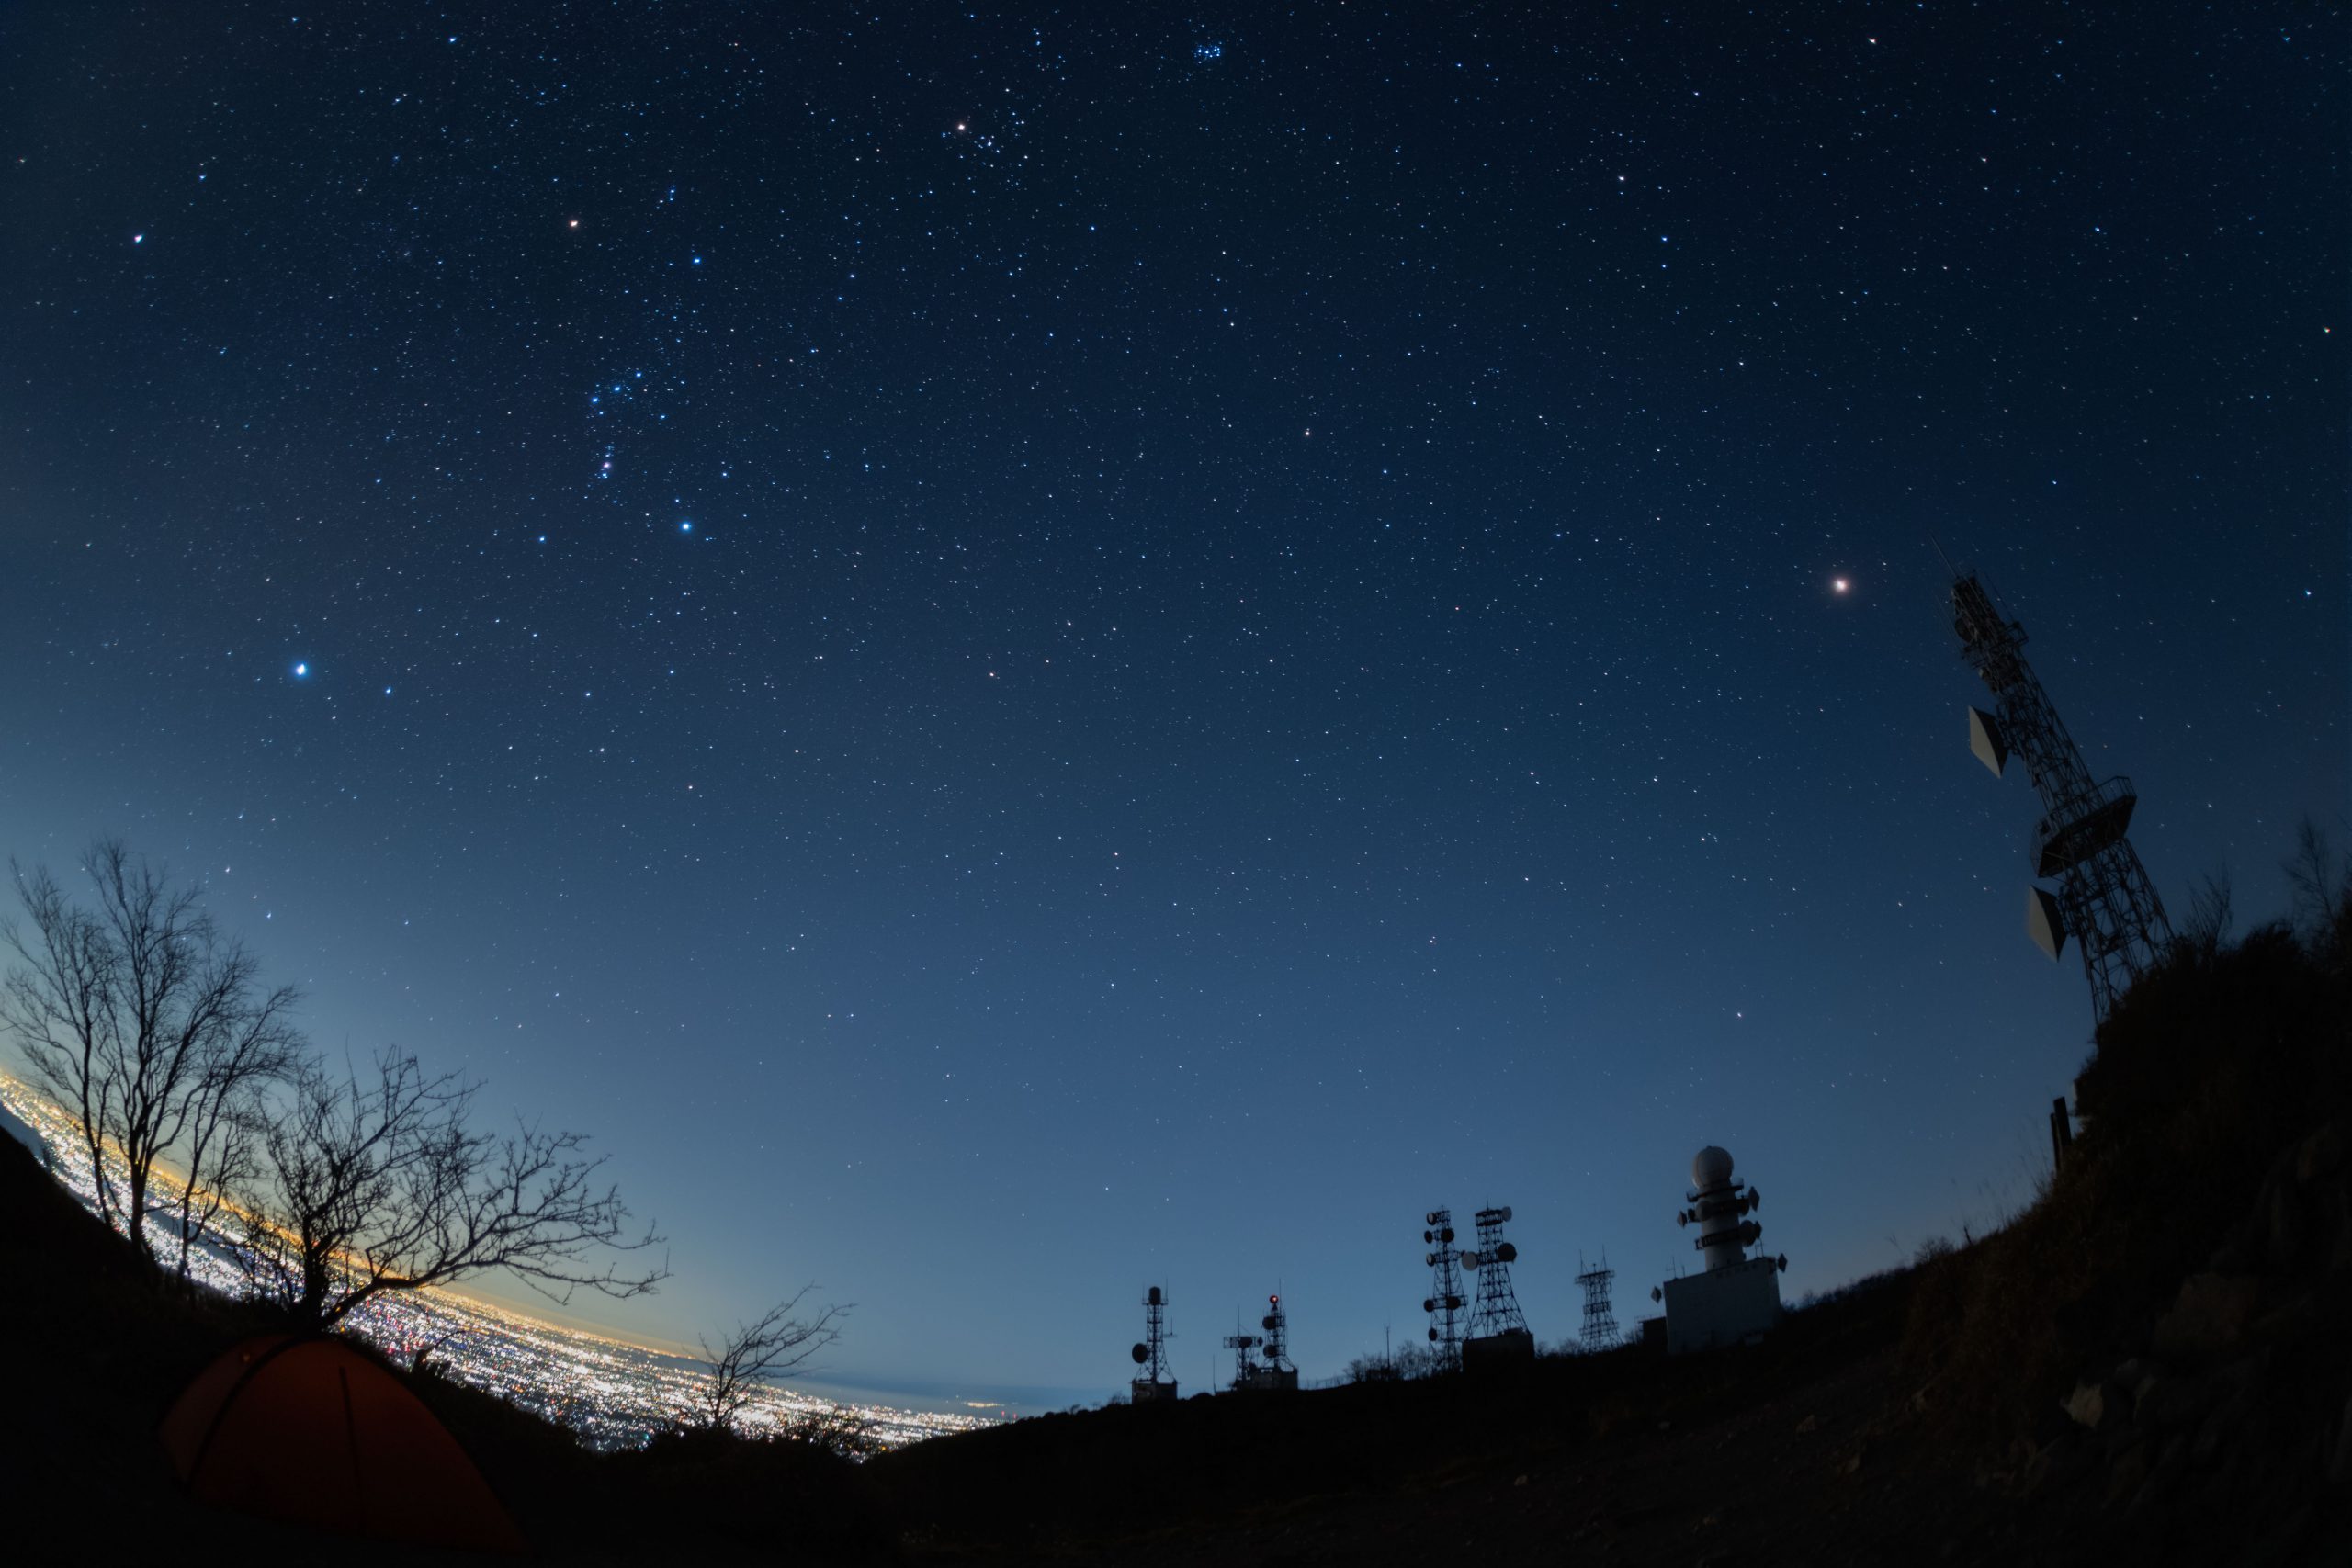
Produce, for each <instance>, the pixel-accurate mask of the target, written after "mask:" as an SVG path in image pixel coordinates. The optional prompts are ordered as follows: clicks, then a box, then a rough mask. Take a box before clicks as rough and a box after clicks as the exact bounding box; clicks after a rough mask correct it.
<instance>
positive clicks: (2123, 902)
mask: <svg viewBox="0 0 2352 1568" xmlns="http://www.w3.org/2000/svg"><path fill="white" fill-rule="evenodd" d="M1951 609H1952V629H1953V630H1954V631H1956V632H1958V633H1959V634H1960V644H1961V652H1962V657H1963V658H1964V659H1966V660H1967V661H1968V663H1969V665H1970V666H1971V667H1972V668H1973V669H1974V670H1975V671H1976V673H1977V674H1978V676H1979V677H1981V678H1982V679H1983V680H1984V682H1985V686H1986V687H1987V689H1989V690H1990V691H1991V692H1992V694H1993V699H1994V705H1995V707H1996V709H1997V712H1996V713H1985V712H1984V711H1983V710H1982V709H1979V708H1973V707H1972V708H1970V709H1969V710H1968V720H1969V749H1970V750H1972V751H1973V752H1974V753H1975V754H1976V758H1977V760H1978V761H1981V762H1983V763H1984V764H1985V766H1986V767H1987V768H1990V769H1991V770H1992V771H1993V772H1994V773H1996V775H1997V774H1998V773H2000V772H2001V770H2002V768H2003V767H2004V766H2005V765H2006V764H2007V761H2008V759H2009V755H2010V753H2011V751H2012V750H2014V751H2015V752H2016V753H2017V754H2018V756H2020V757H2022V758H2023V759H2024V761H2025V769H2026V776H2027V777H2028V778H2030V780H2031V781H2032V783H2033V787H2034V792H2035V793H2036V794H2038V795H2041V821H2040V822H2038V823H2036V824H2035V825H2034V830H2033V874H2034V876H2036V877H2037V878H2041V879H2047V878H2051V877H2055V878H2057V881H2058V891H2057V893H2056V895H2055V896H2052V894H2051V893H2049V892H2048V891H2046V890H2044V889H2043V888H2041V887H2030V888H2028V889H2027V892H2026V933H2027V934H2028V935H2029V936H2030V937H2032V939H2033V940H2034V942H2035V943H2036V945H2038V946H2040V947H2041V951H2042V952H2044V953H2048V954H2049V955H2050V956H2051V958H2052V960H2053V961H2055V960H2056V958H2057V957H2058V955H2059V953H2060V952H2061V950H2063V949H2064V946H2065V944H2066V939H2067V938H2068V937H2069V936H2071V937H2073V938H2074V939H2075V945H2076V947H2077V948H2078V949H2079V950H2080V951H2081V953H2082V955H2083V973H2084V974H2085V975H2086V976H2088V977H2089V979H2090V984H2091V1013H2092V1016H2093V1018H2094V1019H2095V1020H2097V1021H2101V1022H2104V1021H2106V1018H2107V1015H2108V1011H2109V1009H2111V1008H2112V1007H2113V1006H2114V1005H2115V998H2117V997H2119V996H2120V995H2122V994H2123V992H2124V991H2126V990H2128V989H2130V988H2131V983H2132V982H2133V981H2135V980H2137V979H2139V978H2140V976H2143V975H2144V974H2146V973H2147V972H2148V970H2149V969H2150V968H2151V967H2153V966H2154V964H2155V961H2156V959H2157V957H2158V956H2159V955H2160V954H2161V953H2162V952H2163V950H2164V948H2165V945H2166V944H2167V943H2168V942H2171V940H2172V927H2171V925H2170V924H2169V923H2168V922H2167V921H2166V920H2165V907H2164V904H2163V902H2162V901H2161V900H2160V899H2158V898H2157V897H2156V889H2155V886H2154V884H2153V883H2151V882H2150V881H2149V880H2148V874H2147V871H2146V870H2145V869H2144V868H2143V866H2142V865H2141V864H2140V857H2139V855H2138V854H2137V853H2135V852H2133V850H2132V848H2131V840H2129V839H2127V838H2125V837H2124V833H2125V830H2126V829H2129V828H2130V827H2131V810H2132V807H2135V806H2137V805H2138V804H2139V796H2138V795H2134V794H2133V793H2132V790H2131V780H2130V779H2127V778H2123V777H2120V776H2118V777H2115V778H2110V779H2105V780H2096V781H2095V780H2094V779H2093V778H2092V777H2091V772H2090V769H2089V767H2088V766H2087V765H2086V763H2085V762H2084V761H2083V754H2082V751H2081V750H2079V749H2078V748H2077V747H2076V746H2075V741H2074V738H2073V737H2072V736H2070V735H2068V734H2067V733H2066V726H2065V724H2064V721H2063V720H2061V719H2060V718H2059V716H2058V710H2057V708H2056V707H2055V706H2054V705H2052V703H2051V701H2050V696H2049V694H2048V693H2046V692H2044V691H2043V690H2042V689H2041V682H2040V681H2038V680H2036V679H2035V678H2034V674H2033V671H2032V669H2031V668H2030V667H2029V666H2028V665H2027V663H2026V661H2025V656H2024V654H2023V652H2022V651H2021V650H2022V649H2024V647H2025V628H2024V627H2023V626H2019V625H2018V623H2017V622H2015V621H2012V620H2009V619H2007V618H2006V617H2005V616H2004V615H2002V614H2001V612H2000V609H1999V607H1998V606H1996V604H1994V603H1993V596H1992V594H1991V593H1989V592H1986V591H1985V585H1984V584H1983V583H1982V582H1980V581H1977V579H1976V576H1975V574H1974V573H1973V572H1968V573H1962V574H1961V575H1959V576H1956V577H1955V578H1954V579H1953V580H1952V585H1951Z"/></svg>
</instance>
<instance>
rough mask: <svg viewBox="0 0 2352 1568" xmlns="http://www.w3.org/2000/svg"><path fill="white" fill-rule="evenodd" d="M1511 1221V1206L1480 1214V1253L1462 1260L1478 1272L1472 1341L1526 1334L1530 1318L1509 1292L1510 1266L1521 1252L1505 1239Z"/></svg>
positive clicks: (1478, 1215)
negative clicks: (1504, 1335) (1504, 1228)
mask: <svg viewBox="0 0 2352 1568" xmlns="http://www.w3.org/2000/svg"><path fill="white" fill-rule="evenodd" d="M1476 1223H1477V1226H1478V1247H1477V1250H1476V1251H1475V1252H1468V1253H1464V1255H1463V1258H1462V1261H1463V1262H1464V1263H1466V1264H1468V1265H1469V1266H1470V1267H1471V1268H1473V1269H1476V1270H1477V1271H1478V1304H1477V1306H1476V1308H1474V1309H1473V1310H1472V1312H1471V1314H1470V1337H1471V1338H1473V1339H1490V1338H1493V1337H1495V1336H1496V1335H1498V1334H1511V1333H1519V1334H1525V1333H1527V1314H1525V1313H1523V1312H1521V1311H1520V1310H1519V1296H1518V1294H1517V1293H1516V1292H1513V1291H1512V1290H1511V1288H1510V1266H1511V1265H1512V1264H1514V1263H1516V1262H1518V1261H1519V1248H1518V1247H1513V1246H1512V1245H1511V1244H1510V1242H1507V1241H1505V1240H1504V1239H1503V1226H1504V1225H1506V1224H1509V1223H1510V1204H1508V1203H1506V1204H1504V1205H1503V1206H1502V1207H1501V1208H1499V1209H1481V1210H1479V1211H1478V1213H1477V1216H1476Z"/></svg>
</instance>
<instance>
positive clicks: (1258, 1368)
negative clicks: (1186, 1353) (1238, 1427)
mask: <svg viewBox="0 0 2352 1568" xmlns="http://www.w3.org/2000/svg"><path fill="white" fill-rule="evenodd" d="M1258 1326H1259V1327H1261V1328H1262V1329H1264V1330H1265V1332H1264V1333H1263V1334H1228V1335H1227V1336H1226V1338H1225V1344H1226V1348H1227V1349H1229V1350H1231V1351H1233V1352H1234V1369H1233V1388H1234V1392H1235V1393H1274V1392H1276V1391H1281V1390H1293V1389H1296V1388H1297V1387H1298V1369H1297V1368H1296V1367H1295V1366H1294V1365H1292V1364H1291V1359H1290V1314H1288V1313H1285V1312H1284V1311H1283V1298H1282V1296H1281V1294H1280V1292H1276V1293H1275V1294H1273V1295H1270V1296H1268V1297H1267V1298H1266V1314H1265V1315H1264V1316H1263V1317H1261V1318H1260V1319H1259V1320H1258ZM1252 1350H1256V1351H1258V1352H1259V1355H1260V1358H1261V1359H1258V1360H1257V1361H1255V1362H1252V1361H1251V1360H1250V1351H1252Z"/></svg>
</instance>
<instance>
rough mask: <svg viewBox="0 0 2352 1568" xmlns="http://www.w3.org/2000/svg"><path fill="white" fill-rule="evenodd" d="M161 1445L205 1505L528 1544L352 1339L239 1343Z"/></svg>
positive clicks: (449, 1542)
mask: <svg viewBox="0 0 2352 1568" xmlns="http://www.w3.org/2000/svg"><path fill="white" fill-rule="evenodd" d="M163 1438H164V1448H165V1449H166V1450H169V1451H170V1453H171V1457H172V1465H173V1468H174V1469H175V1470H176V1471H177V1472H179V1476H180V1479H181V1480H182V1481H184V1482H186V1483H187V1488H188V1490H189V1491H190V1492H192V1493H194V1494H195V1495H198V1496H199V1497H202V1498H204V1499H205V1500H206V1501H208V1502H212V1503H219V1504H221V1505H223V1506H228V1507H232V1508H240V1509H243V1510H244V1511H245V1512H247V1513H253V1514H266V1515H269V1516H272V1517H277V1518H281V1519H290V1520H293V1521H296V1522H298V1523H301V1524H308V1525H315V1526H318V1527H320V1528H322V1529H334V1530H345V1531H348V1532H350V1533H352V1534H355V1535H368V1536H374V1537H377V1538H378V1539H379V1540H403V1541H415V1542H419V1543H423V1544H428V1545H434V1546H453V1547H463V1548H467V1549H469V1550H472V1551H528V1550H529V1547H528V1545H527V1543H526V1542H525V1540H523V1535H522V1532H521V1531H520V1530H518V1529H515V1521H514V1520H513V1519H512V1518H510V1517H508V1516H507V1513H506V1510H505V1508H504V1507H503V1506H500V1504H499V1501H498V1499H497V1497H496V1496H495V1495H492V1492H491V1490H490V1484H489V1483H487V1482H485V1481H483V1480H482V1478H481V1472H480V1471H479V1470H476V1469H475V1468H474V1462H473V1461H472V1460H470V1459H469V1458H468V1457H467V1456H466V1450H464V1449H462V1448H460V1447H458V1439H457V1438H453V1437H451V1436H450V1435H449V1429H448V1428H447V1427H444V1426H443V1425H442V1424H441V1423H440V1421H439V1419H438V1418H436V1417H435V1416H434V1414H433V1412H431V1411H430V1410H427V1409H426V1408H425V1407H424V1402H423V1401H421V1400H419V1399H418V1398H417V1397H416V1395H415V1394H413V1393H410V1392H409V1391H408V1390H407V1389H406V1388H404V1387H403V1386H401V1381H400V1379H398V1378H397V1377H395V1376H393V1374H392V1372H391V1371H390V1369H389V1368H387V1367H386V1366H385V1365H384V1363H383V1362H381V1361H379V1360H378V1359H376V1358H375V1357H373V1356H371V1355H368V1353H366V1352H365V1351H363V1350H361V1349H359V1348H357V1347H356V1346H354V1345H352V1344H351V1343H349V1342H348V1341H346V1340H343V1339H336V1338H322V1337H311V1336H296V1335H285V1334H271V1335H264V1336H261V1337H258V1338H254V1339H248V1340H246V1341H245V1342H244V1343H243V1344H242V1345H239V1346H238V1347H236V1348H234V1349H232V1350H231V1351H229V1352H228V1353H227V1354H225V1355H223V1356H221V1357H220V1359H218V1360H216V1361H214V1362H213V1363H212V1364H211V1365H210V1366H209V1367H207V1368H206V1369H205V1370H204V1371H202V1372H200V1373H198V1375H197V1379H196V1381H195V1382H192V1383H190V1384H188V1386H187V1392H185V1393H182V1394H181V1395H180V1397H179V1401H178V1403H177V1404H174V1405H173V1406H172V1410H171V1414H170V1415H168V1416H164V1427H163Z"/></svg>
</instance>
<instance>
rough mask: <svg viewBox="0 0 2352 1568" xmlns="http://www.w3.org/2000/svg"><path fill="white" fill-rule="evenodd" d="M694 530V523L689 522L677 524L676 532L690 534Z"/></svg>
mask: <svg viewBox="0 0 2352 1568" xmlns="http://www.w3.org/2000/svg"><path fill="white" fill-rule="evenodd" d="M694 531H695V525H693V524H691V523H681V524H679V525H678V532H679V533H681V534H691V533H693V532H694Z"/></svg>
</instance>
